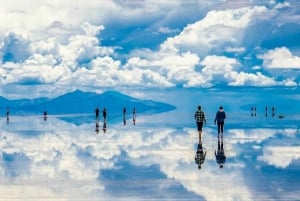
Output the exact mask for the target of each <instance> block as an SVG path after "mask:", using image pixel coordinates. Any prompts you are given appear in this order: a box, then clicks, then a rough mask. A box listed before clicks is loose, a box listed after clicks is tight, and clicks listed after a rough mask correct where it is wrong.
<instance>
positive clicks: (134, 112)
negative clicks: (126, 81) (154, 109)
mask: <svg viewBox="0 0 300 201" xmlns="http://www.w3.org/2000/svg"><path fill="white" fill-rule="evenodd" d="M135 120H136V110H135V107H134V108H133V111H132V121H133V125H135Z"/></svg>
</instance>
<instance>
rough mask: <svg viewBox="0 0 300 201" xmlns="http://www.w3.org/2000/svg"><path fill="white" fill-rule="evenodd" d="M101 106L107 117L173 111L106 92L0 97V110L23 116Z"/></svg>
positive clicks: (85, 111) (90, 110)
mask: <svg viewBox="0 0 300 201" xmlns="http://www.w3.org/2000/svg"><path fill="white" fill-rule="evenodd" d="M96 107H99V109H100V110H102V109H103V108H104V107H105V108H106V109H107V111H108V113H109V114H110V115H117V114H118V115H119V114H122V111H123V108H124V107H126V109H127V112H128V113H129V112H132V110H133V108H134V107H135V108H136V111H137V112H139V113H159V112H166V111H169V110H173V109H175V106H173V105H169V104H167V103H162V102H156V101H153V100H141V99H137V98H134V97H131V96H128V95H125V94H122V93H119V92H117V91H106V92H104V93H102V94H98V93H94V92H83V91H80V90H75V91H73V92H70V93H66V94H64V95H61V96H58V97H56V98H52V99H50V98H45V97H43V98H36V99H18V100H9V99H6V98H4V97H0V109H1V110H2V111H3V110H4V111H6V109H7V108H9V110H10V113H11V114H18V115H22V114H24V115H27V114H42V113H43V111H47V112H48V114H51V115H52V114H53V115H58V114H92V113H94V111H95V108H96Z"/></svg>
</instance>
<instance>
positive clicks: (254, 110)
mask: <svg viewBox="0 0 300 201" xmlns="http://www.w3.org/2000/svg"><path fill="white" fill-rule="evenodd" d="M254 116H255V117H256V107H254Z"/></svg>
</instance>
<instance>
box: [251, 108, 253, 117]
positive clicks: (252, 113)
mask: <svg viewBox="0 0 300 201" xmlns="http://www.w3.org/2000/svg"><path fill="white" fill-rule="evenodd" d="M253 114H254V108H253V107H251V117H253Z"/></svg>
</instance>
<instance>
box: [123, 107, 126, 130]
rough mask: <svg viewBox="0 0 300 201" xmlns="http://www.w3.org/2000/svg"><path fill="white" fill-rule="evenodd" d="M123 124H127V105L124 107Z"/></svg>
mask: <svg viewBox="0 0 300 201" xmlns="http://www.w3.org/2000/svg"><path fill="white" fill-rule="evenodd" d="M123 124H124V126H125V125H126V107H124V108H123Z"/></svg>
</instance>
